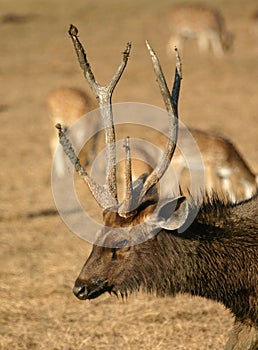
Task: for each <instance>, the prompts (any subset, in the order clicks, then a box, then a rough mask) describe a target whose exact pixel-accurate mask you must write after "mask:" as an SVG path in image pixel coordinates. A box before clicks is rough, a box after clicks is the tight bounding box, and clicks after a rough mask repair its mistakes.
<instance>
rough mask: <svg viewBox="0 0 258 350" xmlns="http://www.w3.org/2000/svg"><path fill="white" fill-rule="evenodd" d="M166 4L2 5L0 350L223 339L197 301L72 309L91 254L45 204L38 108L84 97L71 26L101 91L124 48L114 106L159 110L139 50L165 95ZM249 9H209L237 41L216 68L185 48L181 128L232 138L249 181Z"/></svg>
mask: <svg viewBox="0 0 258 350" xmlns="http://www.w3.org/2000/svg"><path fill="white" fill-rule="evenodd" d="M172 2H173V1H172V0H171V1H167V0H164V1H159V2H156V1H148V2H147V1H145V0H142V1H136V0H131V1H128V2H127V1H124V2H121V1H116V0H109V1H105V0H99V1H92V0H86V1H78V0H75V1H73V2H72V3H71V2H70V1H67V0H63V1H57V0H56V1H50V0H45V1H43V0H37V1H34V0H23V1H18V0H14V1H12V2H10V1H7V0H2V1H1V4H0V27H1V37H0V43H1V46H0V47H1V61H0V74H1V85H0V95H1V101H0V112H1V114H0V116H1V128H0V140H1V153H0V159H1V164H2V166H1V172H0V196H1V203H0V228H1V246H0V252H1V266H0V275H1V286H0V296H1V304H0V311H1V320H0V322H1V324H0V348H1V349H66V350H68V349H98V350H99V349H188V350H194V349H196V350H197V349H198V350H201V349H205V350H206V349H214V350H216V349H217V350H218V349H221V348H222V347H223V344H224V343H225V341H226V339H227V334H228V331H229V328H230V327H231V325H232V317H231V315H230V314H229V312H228V311H227V310H225V309H224V307H223V306H221V305H219V304H216V303H213V302H211V301H207V300H204V299H200V298H191V297H189V296H178V297H177V298H173V299H172V298H156V297H154V296H149V295H144V294H139V295H135V296H131V297H130V298H129V299H128V300H126V301H122V300H117V299H116V298H114V297H110V296H108V295H107V296H103V297H100V298H99V299H97V300H94V301H92V302H81V301H78V300H76V298H75V297H74V296H73V295H72V292H71V289H72V286H73V282H74V280H75V278H76V276H77V274H78V273H79V270H80V268H81V266H82V264H83V262H84V260H85V258H86V257H87V255H88V253H89V250H90V245H89V244H87V243H86V242H84V241H82V240H80V239H79V238H78V237H76V236H75V235H74V234H72V233H71V232H70V231H69V230H68V229H67V228H66V226H65V225H64V224H63V222H62V221H61V219H60V218H59V216H58V215H56V212H55V206H54V202H53V199H52V193H51V183H50V174H51V156H50V150H49V134H50V132H51V126H50V125H49V121H48V116H47V110H46V106H45V100H46V96H47V94H48V93H49V92H50V91H51V90H52V89H53V88H55V87H58V86H60V85H68V86H78V87H82V88H85V89H87V87H86V86H85V85H86V84H85V82H84V80H83V77H82V74H81V72H80V69H79V68H78V64H77V62H76V59H75V55H74V52H73V48H72V44H71V42H70V39H69V38H68V35H67V30H68V27H69V24H70V23H74V24H75V25H77V26H78V28H79V30H80V36H81V40H82V41H83V42H84V44H85V46H86V48H87V50H88V52H89V59H90V61H91V62H92V66H93V69H94V72H95V74H96V76H97V79H98V80H99V81H100V82H106V81H108V79H110V77H111V76H112V74H113V72H114V70H115V69H116V67H117V64H118V63H119V62H120V57H121V52H122V50H123V49H124V46H125V43H126V42H127V41H128V40H132V41H133V52H132V55H131V58H130V62H129V65H128V68H127V70H126V72H125V74H124V76H123V79H122V80H121V82H120V83H119V85H118V88H117V90H116V92H115V96H114V101H116V102H118V101H119V102H121V101H137V102H145V103H150V104H153V105H157V106H161V107H163V106H162V101H161V98H160V95H159V92H158V88H157V86H156V83H155V79H154V76H153V73H152V67H151V63H150V59H149V57H148V54H147V51H146V48H145V44H144V40H145V39H148V40H149V41H150V42H151V44H152V46H153V47H154V48H155V50H156V51H157V52H158V54H159V57H160V60H161V62H162V65H163V67H164V71H165V74H166V76H168V77H171V78H168V81H169V83H171V80H172V74H173V72H174V68H173V67H174V59H173V58H168V57H167V56H166V53H165V45H166V42H167V39H168V31H167V23H166V20H165V18H166V17H165V15H166V12H167V10H168V8H169V6H170V4H171V3H172ZM206 2H207V3H209V1H206ZM210 2H211V1H210ZM255 3H256V2H255V0H246V1H245V2H241V1H240V0H237V1H235V0H234V1H233V0H231V1H227V2H224V1H222V0H218V1H216V4H217V6H218V7H220V8H221V9H223V11H224V14H225V16H226V18H227V21H228V26H229V27H230V29H232V30H233V31H234V33H235V48H234V51H233V52H232V53H230V54H228V55H227V56H225V57H224V58H223V59H221V60H218V59H216V58H214V57H213V55H212V54H207V55H204V56H200V54H199V53H198V51H197V49H196V47H195V45H194V44H193V43H189V45H188V46H187V48H186V49H185V50H184V53H183V67H184V79H183V86H182V95H181V99H180V117H181V119H182V120H183V121H184V122H185V123H186V124H187V125H188V126H193V127H198V128H200V129H203V130H212V131H216V132H219V133H221V134H222V135H224V136H226V137H228V138H230V139H231V140H232V141H233V142H234V143H235V144H237V146H238V149H239V150H240V152H241V154H242V155H244V157H245V159H246V160H247V162H248V164H249V165H250V167H251V169H252V170H253V171H254V172H256V173H258V162H257V155H258V132H257V121H258V112H257V110H258V108H257V107H258V105H257V93H258V87H257V77H258V42H257V41H256V40H255V38H254V37H253V36H252V35H251V34H250V32H249V15H250V13H251V12H252V10H253V9H254V8H255ZM171 72H172V73H171Z"/></svg>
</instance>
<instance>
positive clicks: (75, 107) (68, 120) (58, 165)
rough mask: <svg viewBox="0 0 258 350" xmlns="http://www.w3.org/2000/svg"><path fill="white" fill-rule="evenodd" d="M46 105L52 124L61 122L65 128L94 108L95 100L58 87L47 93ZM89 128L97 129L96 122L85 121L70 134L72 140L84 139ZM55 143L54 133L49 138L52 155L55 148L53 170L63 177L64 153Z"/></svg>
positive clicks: (83, 94) (56, 140) (74, 90)
mask: <svg viewBox="0 0 258 350" xmlns="http://www.w3.org/2000/svg"><path fill="white" fill-rule="evenodd" d="M47 106H48V109H49V115H50V119H51V123H52V124H53V125H56V124H57V123H61V124H62V125H63V126H64V127H65V128H66V129H67V130H68V129H69V128H70V126H72V125H73V124H74V123H75V122H77V121H78V120H79V119H80V118H81V117H82V116H83V115H85V114H86V113H88V112H89V111H91V110H93V109H94V108H96V106H95V101H93V100H92V98H91V97H90V96H89V95H88V94H86V92H84V91H82V90H80V89H77V88H70V87H59V88H57V89H55V90H53V91H52V92H51V93H50V94H49V95H48V98H47ZM91 128H94V130H97V129H98V125H96V122H95V123H94V124H93V123H87V122H85V125H84V128H82V127H81V128H78V129H77V132H76V134H74V135H72V140H73V142H74V143H76V141H77V142H80V141H81V140H84V139H85V135H86V130H87V129H88V132H89V129H91ZM57 145H58V138H57V137H56V134H53V135H52V137H51V140H50V148H51V153H52V156H53V157H54V155H55V152H56V150H57V152H58V154H56V158H55V170H56V173H57V175H58V176H59V177H63V176H64V174H65V162H64V154H63V152H62V150H61V149H60V148H59V149H58V148H57Z"/></svg>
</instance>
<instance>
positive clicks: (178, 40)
mask: <svg viewBox="0 0 258 350" xmlns="http://www.w3.org/2000/svg"><path fill="white" fill-rule="evenodd" d="M168 21H169V28H170V31H171V37H170V39H169V42H168V45H167V53H168V54H169V55H170V54H171V51H172V50H173V48H174V46H175V45H176V46H177V48H178V49H179V50H180V51H181V50H182V48H183V44H184V41H185V40H186V39H196V40H197V44H198V48H199V50H200V52H206V51H208V49H209V46H211V49H212V51H213V53H214V55H215V56H217V57H221V56H223V54H224V53H225V52H226V51H228V50H229V49H230V48H231V47H232V44H233V34H232V33H231V32H229V31H228V30H227V28H226V23H225V19H224V17H223V15H222V13H221V12H220V11H219V10H218V9H216V8H214V7H212V6H209V5H205V4H202V3H182V4H176V5H174V6H173V7H172V8H171V10H170V12H169V15H168Z"/></svg>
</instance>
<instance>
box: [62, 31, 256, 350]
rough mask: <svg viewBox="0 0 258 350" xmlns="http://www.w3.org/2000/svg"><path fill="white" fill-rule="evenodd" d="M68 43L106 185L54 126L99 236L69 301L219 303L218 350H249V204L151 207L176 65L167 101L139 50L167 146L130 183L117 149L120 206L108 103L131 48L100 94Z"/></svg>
mask: <svg viewBox="0 0 258 350" xmlns="http://www.w3.org/2000/svg"><path fill="white" fill-rule="evenodd" d="M77 34H78V30H77V28H76V27H74V26H73V25H71V27H70V29H69V35H70V37H71V39H72V41H73V44H74V47H75V50H76V53H77V56H78V60H79V62H80V65H81V68H82V70H83V72H84V76H85V78H86V80H87V81H88V84H89V86H90V87H91V89H92V91H93V93H94V95H95V96H97V97H98V101H99V104H100V109H101V113H102V117H103V123H104V125H105V134H106V144H107V167H106V183H105V185H99V184H98V183H96V182H95V181H94V179H93V178H91V176H90V175H89V174H88V173H87V172H86V171H85V169H84V168H83V167H82V166H81V164H80V162H79V160H78V158H77V156H76V154H75V153H74V150H73V147H72V145H71V143H70V142H69V139H68V138H67V136H66V134H65V132H64V131H63V129H62V127H61V125H60V124H59V125H57V128H58V129H59V140H60V143H61V144H62V146H63V148H64V151H65V153H66V154H67V155H68V157H69V158H70V160H71V162H72V163H73V164H74V166H75V169H76V171H77V172H78V173H79V174H80V176H81V177H82V178H83V180H84V181H85V182H86V184H87V186H88V187H89V188H90V190H91V192H92V195H93V196H94V198H95V199H96V201H97V202H98V204H99V205H100V207H101V208H103V209H104V211H103V221H104V228H103V229H102V230H101V231H100V232H99V233H98V234H97V236H96V241H95V244H94V245H93V248H92V252H91V254H90V256H89V258H88V259H87V261H86V263H85V264H84V266H83V268H82V270H81V272H80V274H79V277H78V278H77V279H76V281H75V285H74V288H73V292H74V294H75V295H76V297H77V298H79V299H81V300H86V299H94V298H97V297H98V296H100V295H101V294H103V293H105V292H109V293H114V294H116V295H118V294H121V295H122V296H126V295H128V294H129V293H132V292H134V291H139V290H144V291H148V292H156V293H157V294H158V295H163V296H166V295H175V294H176V293H189V294H190V295H198V296H201V297H205V298H208V299H212V300H214V301H217V302H221V303H223V304H224V305H225V306H226V308H228V309H229V310H230V311H231V312H232V313H233V315H234V316H235V325H234V327H233V330H232V332H231V335H230V338H229V340H228V342H227V345H226V349H227V350H233V349H234V350H257V347H258V263H257V251H258V236H257V234H258V215H257V214H258V196H257V194H256V195H255V196H254V197H252V198H251V199H249V200H246V201H243V202H241V203H238V204H232V203H231V204H230V203H225V202H223V201H221V200H219V199H217V198H216V197H215V198H213V199H208V200H205V201H204V202H203V203H202V205H201V207H200V210H199V212H198V210H196V208H197V209H198V206H196V203H194V201H192V202H187V200H186V198H185V197H184V196H183V195H178V196H175V197H173V198H167V199H164V200H162V201H159V196H158V192H157V188H156V185H157V183H158V182H159V181H160V179H161V178H162V176H163V175H164V173H165V172H166V170H167V168H168V166H169V164H170V161H171V159H172V157H173V153H174V151H175V148H176V143H177V133H178V111H177V105H178V97H179V90H180V83H181V66H180V60H179V56H177V63H176V72H175V78H174V86H173V91H172V97H171V95H170V93H169V90H168V87H167V84H166V80H165V78H164V75H163V72H162V69H161V66H160V64H159V61H158V58H157V56H156V54H155V53H154V51H153V50H152V48H151V47H150V45H149V44H148V43H147V47H148V50H149V52H150V55H151V58H152V61H153V65H154V70H155V74H156V79H157V81H158V84H159V87H160V91H161V95H162V97H163V100H164V103H165V106H166V110H167V114H168V118H169V139H168V142H167V146H166V149H165V151H164V155H163V157H162V158H161V160H160V162H159V163H158V165H157V166H156V168H155V169H154V170H153V171H152V172H151V173H150V174H142V176H140V177H139V178H138V179H137V180H136V181H134V182H132V174H131V157H130V144H129V139H128V138H127V139H126V142H125V150H126V166H125V170H126V171H125V178H126V191H125V193H126V196H125V199H124V200H123V201H121V202H120V203H119V202H118V199H117V184H116V152H115V129H114V123H113V115H112V102H111V98H112V93H113V90H114V88H115V86H116V84H117V82H118V80H119V78H120V77H121V75H122V73H123V70H124V68H125V66H126V64H127V60H128V57H129V53H130V47H131V44H130V43H128V44H127V47H126V50H125V51H124V53H123V60H122V63H121V65H120V66H119V68H118V70H117V72H116V73H115V75H114V77H113V78H112V79H111V81H110V83H109V84H108V85H107V86H105V87H104V86H100V85H99V84H98V83H97V82H96V80H95V77H94V75H93V73H92V70H91V67H90V65H89V63H88V61H87V57H86V54H85V51H84V48H83V46H82V44H81V43H80V41H79V39H78V36H77ZM192 215H193V216H192ZM191 217H192V219H191V220H190V222H191V223H190V225H189V224H188V223H189V221H188V220H189V218H191ZM192 220H193V221H192ZM85 229H87V228H85Z"/></svg>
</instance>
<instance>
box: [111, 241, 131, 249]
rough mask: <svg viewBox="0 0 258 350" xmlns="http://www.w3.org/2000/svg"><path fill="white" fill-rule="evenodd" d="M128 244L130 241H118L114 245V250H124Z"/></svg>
mask: <svg viewBox="0 0 258 350" xmlns="http://www.w3.org/2000/svg"><path fill="white" fill-rule="evenodd" d="M127 244H128V240H127V239H120V240H119V241H117V242H116V243H115V244H114V246H113V247H114V248H115V249H122V248H124V247H125V246H126V245H127Z"/></svg>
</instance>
